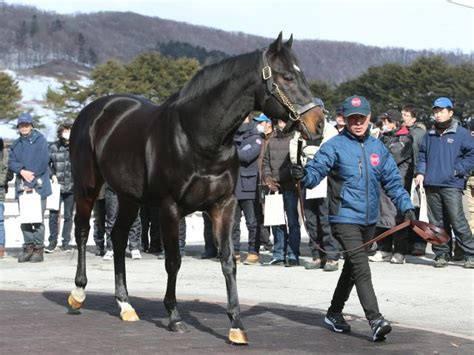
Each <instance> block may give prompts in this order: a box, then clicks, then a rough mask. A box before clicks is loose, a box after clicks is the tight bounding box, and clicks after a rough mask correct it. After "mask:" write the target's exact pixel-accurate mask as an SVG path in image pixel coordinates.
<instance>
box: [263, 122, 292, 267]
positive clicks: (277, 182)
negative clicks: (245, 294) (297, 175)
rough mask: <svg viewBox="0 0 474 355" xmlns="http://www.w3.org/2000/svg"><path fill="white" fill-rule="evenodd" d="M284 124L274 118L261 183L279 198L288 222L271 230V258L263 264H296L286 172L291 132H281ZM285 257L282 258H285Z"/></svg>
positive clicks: (290, 184)
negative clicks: (281, 199) (280, 195)
mask: <svg viewBox="0 0 474 355" xmlns="http://www.w3.org/2000/svg"><path fill="white" fill-rule="evenodd" d="M285 126H286V122H284V121H283V120H281V119H278V121H277V124H276V126H275V129H274V132H273V133H272V137H271V138H270V140H269V142H268V146H267V149H266V150H265V155H264V158H263V166H262V174H263V181H264V182H265V184H266V185H267V187H268V188H269V189H270V190H271V191H273V192H277V191H280V192H281V193H282V195H283V205H284V209H285V212H286V216H287V219H288V221H287V222H288V231H287V228H286V225H280V226H274V227H272V232H273V238H274V239H273V258H272V260H270V262H269V263H268V264H266V265H285V266H288V267H291V266H298V265H299V256H300V243H301V231H300V224H299V221H298V194H297V193H296V187H295V183H294V181H293V179H292V178H291V174H290V169H291V161H290V151H289V150H290V140H291V139H292V138H293V135H294V132H285V131H284V128H285ZM285 254H286V257H285Z"/></svg>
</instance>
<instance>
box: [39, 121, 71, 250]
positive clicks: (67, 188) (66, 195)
mask: <svg viewBox="0 0 474 355" xmlns="http://www.w3.org/2000/svg"><path fill="white" fill-rule="evenodd" d="M73 123H74V122H73V121H70V120H67V121H65V122H64V123H61V124H59V126H58V129H57V138H58V140H57V141H56V142H53V143H51V144H50V145H49V168H50V174H51V181H52V183H53V184H59V185H60V187H61V194H60V206H61V203H62V204H63V206H64V225H63V231H62V247H61V249H62V250H64V251H66V252H68V251H71V246H70V245H69V242H70V241H71V231H72V224H73V221H72V217H73V214H74V182H73V180H72V173H71V161H70V159H69V136H70V134H71V128H72V124H73ZM60 217H61V214H60V209H59V210H57V211H56V210H50V211H49V245H48V247H47V248H45V252H46V253H54V250H55V249H56V246H57V244H58V234H59V224H60V219H61V218H60Z"/></svg>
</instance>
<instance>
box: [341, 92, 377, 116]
mask: <svg viewBox="0 0 474 355" xmlns="http://www.w3.org/2000/svg"><path fill="white" fill-rule="evenodd" d="M369 113H370V104H369V101H367V99H366V98H365V97H364V96H358V95H353V96H349V97H348V98H346V99H345V100H344V102H343V103H342V114H343V115H344V117H349V116H352V115H362V116H368V115H369Z"/></svg>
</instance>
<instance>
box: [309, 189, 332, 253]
mask: <svg viewBox="0 0 474 355" xmlns="http://www.w3.org/2000/svg"><path fill="white" fill-rule="evenodd" d="M304 215H305V218H306V228H308V233H309V237H310V238H309V249H310V250H311V256H312V257H313V259H328V260H339V253H338V251H339V243H338V242H337V241H336V239H334V237H333V236H332V233H331V226H330V225H329V199H327V198H314V199H309V200H304ZM316 244H318V245H319V246H321V247H323V249H324V250H326V251H327V252H328V253H327V254H326V253H325V252H323V251H321V250H319V249H318V248H317V247H316Z"/></svg>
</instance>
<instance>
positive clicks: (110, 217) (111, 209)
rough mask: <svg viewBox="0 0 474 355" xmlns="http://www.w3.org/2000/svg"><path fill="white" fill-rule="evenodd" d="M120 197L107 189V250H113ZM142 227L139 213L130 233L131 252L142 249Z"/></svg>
mask: <svg viewBox="0 0 474 355" xmlns="http://www.w3.org/2000/svg"><path fill="white" fill-rule="evenodd" d="M118 208H119V206H118V197H117V194H116V193H115V192H114V191H113V190H112V189H111V188H109V187H108V186H107V187H106V189H105V211H106V216H105V234H106V235H107V250H112V237H111V233H112V228H113V226H114V224H115V221H116V220H117V215H118ZM141 229H142V225H141V223H140V215H139V214H138V213H137V216H136V218H135V220H134V221H133V224H132V226H131V227H130V231H129V232H128V243H129V249H130V251H132V250H135V249H140V238H141V234H142V231H141Z"/></svg>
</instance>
